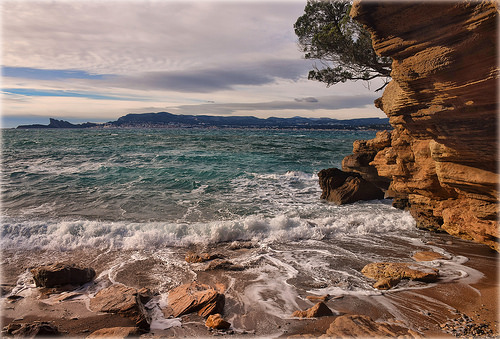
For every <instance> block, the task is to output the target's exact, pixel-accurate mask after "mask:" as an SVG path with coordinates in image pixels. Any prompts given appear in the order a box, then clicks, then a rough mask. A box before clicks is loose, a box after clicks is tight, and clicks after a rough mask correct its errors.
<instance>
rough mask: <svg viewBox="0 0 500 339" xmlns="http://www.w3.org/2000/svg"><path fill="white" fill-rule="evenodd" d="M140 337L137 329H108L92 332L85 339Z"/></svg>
mask: <svg viewBox="0 0 500 339" xmlns="http://www.w3.org/2000/svg"><path fill="white" fill-rule="evenodd" d="M140 335H141V331H140V329H139V328H138V327H110V328H101V329H100V330H97V331H94V332H92V333H91V334H90V335H88V336H87V337H86V339H94V338H114V339H124V338H138V337H139V336H140Z"/></svg>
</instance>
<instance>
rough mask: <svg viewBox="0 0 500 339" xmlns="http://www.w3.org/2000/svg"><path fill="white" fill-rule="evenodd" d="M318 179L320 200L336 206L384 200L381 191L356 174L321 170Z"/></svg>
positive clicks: (330, 169) (334, 169) (333, 169)
mask: <svg viewBox="0 0 500 339" xmlns="http://www.w3.org/2000/svg"><path fill="white" fill-rule="evenodd" d="M318 177H319V185H320V187H321V189H322V190H323V192H322V194H321V199H326V200H328V201H332V202H335V203H336V204H338V205H342V204H350V203H353V202H356V201H359V200H375V199H383V198H384V192H382V190H380V189H379V188H378V187H376V186H375V185H374V184H372V183H370V182H368V181H366V180H365V179H363V178H362V177H361V175H360V174H358V173H354V172H343V171H341V170H339V169H337V168H329V169H324V170H321V171H320V172H319V173H318Z"/></svg>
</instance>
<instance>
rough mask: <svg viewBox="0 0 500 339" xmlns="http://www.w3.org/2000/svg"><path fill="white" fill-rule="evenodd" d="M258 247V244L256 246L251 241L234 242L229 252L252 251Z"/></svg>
mask: <svg viewBox="0 0 500 339" xmlns="http://www.w3.org/2000/svg"><path fill="white" fill-rule="evenodd" d="M254 247H257V245H256V244H254V243H253V242H251V241H233V242H232V243H231V244H230V245H229V246H228V247H227V249H228V250H231V251H236V250H241V249H250V248H254Z"/></svg>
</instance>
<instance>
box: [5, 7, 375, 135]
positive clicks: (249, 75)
mask: <svg viewBox="0 0 500 339" xmlns="http://www.w3.org/2000/svg"><path fill="white" fill-rule="evenodd" d="M305 4H306V1H295V0H293V1H285V0H282V1H279V0H274V1H261V0H254V1H248V2H246V1H236V0H233V1H231V0H226V1H215V0H196V1H190V0H183V1H169V0H156V1H147V0H107V1H96V0H92V1H91V0H82V1H69V0H65V1H62V0H55V1H48V0H47V1H44V0H36V1H35V0H4V1H2V4H1V5H0V6H1V10H2V59H1V65H2V99H1V100H2V106H1V109H2V110H1V114H2V127H15V126H17V125H19V124H31V123H43V124H47V123H48V118H49V117H53V118H57V119H64V120H68V121H70V122H73V123H78V122H85V121H92V122H104V121H111V120H116V119H117V118H119V117H120V116H123V115H125V114H128V113H146V112H162V111H166V112H170V113H174V114H195V115H199V114H206V115H246V116H248V115H251V116H256V117H260V118H267V117H270V116H274V117H293V116H304V117H329V118H336V119H351V118H363V117H385V115H384V113H383V112H382V111H380V110H378V109H377V108H375V107H374V105H373V101H374V100H375V99H376V98H377V97H379V96H380V93H376V92H374V89H376V88H378V87H379V86H377V84H371V85H370V86H368V85H367V84H366V83H363V82H347V83H344V84H338V85H334V86H332V87H330V88H327V87H326V86H325V84H323V83H319V82H315V81H311V80H307V73H308V71H309V70H310V69H312V65H313V64H314V62H317V63H319V62H318V61H313V60H305V59H304V57H303V53H301V51H300V49H299V47H298V44H297V37H296V36H295V33H294V31H293V24H294V23H295V21H296V20H297V18H298V17H299V16H300V15H302V14H303V11H304V7H305Z"/></svg>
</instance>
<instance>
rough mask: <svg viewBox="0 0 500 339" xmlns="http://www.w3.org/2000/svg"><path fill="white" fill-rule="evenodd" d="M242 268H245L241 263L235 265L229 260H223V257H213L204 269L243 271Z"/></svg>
mask: <svg viewBox="0 0 500 339" xmlns="http://www.w3.org/2000/svg"><path fill="white" fill-rule="evenodd" d="M244 269H245V268H244V267H243V266H241V265H235V264H233V263H232V262H230V261H229V260H223V259H214V260H213V261H211V262H210V263H209V264H208V265H207V267H205V271H212V270H226V271H243V270H244Z"/></svg>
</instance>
